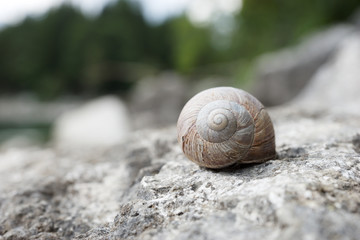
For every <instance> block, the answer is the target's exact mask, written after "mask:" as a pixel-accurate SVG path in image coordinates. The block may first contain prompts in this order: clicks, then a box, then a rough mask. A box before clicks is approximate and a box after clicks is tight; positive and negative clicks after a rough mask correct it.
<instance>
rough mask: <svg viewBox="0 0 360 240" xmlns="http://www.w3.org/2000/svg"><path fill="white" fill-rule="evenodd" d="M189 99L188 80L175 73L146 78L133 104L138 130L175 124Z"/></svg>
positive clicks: (140, 82)
mask: <svg viewBox="0 0 360 240" xmlns="http://www.w3.org/2000/svg"><path fill="white" fill-rule="evenodd" d="M188 97H189V96H188V94H187V86H186V83H185V80H184V79H181V78H180V76H178V75H176V74H175V73H171V72H165V73H162V74H160V75H159V76H157V77H156V78H155V77H148V78H145V79H142V80H141V81H139V83H138V85H137V86H136V89H135V90H134V91H133V93H132V94H131V98H130V101H129V105H130V112H131V115H132V122H133V124H134V128H135V129H144V128H159V127H164V126H168V125H171V124H173V123H174V122H175V121H176V120H177V118H178V117H179V112H180V111H181V109H182V107H183V106H184V104H185V102H186V99H188ZM164 99H166V100H164Z"/></svg>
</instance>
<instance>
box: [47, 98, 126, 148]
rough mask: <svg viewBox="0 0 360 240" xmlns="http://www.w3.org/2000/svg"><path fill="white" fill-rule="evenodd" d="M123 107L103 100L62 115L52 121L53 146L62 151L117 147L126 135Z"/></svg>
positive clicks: (112, 100) (105, 99)
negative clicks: (74, 148) (59, 147)
mask: <svg viewBox="0 0 360 240" xmlns="http://www.w3.org/2000/svg"><path fill="white" fill-rule="evenodd" d="M130 129H131V127H130V120H129V115H128V112H127V109H126V106H125V105H124V104H123V103H122V102H121V101H120V100H119V99H118V98H116V97H113V96H107V97H102V98H99V99H96V100H94V101H91V102H89V103H87V104H85V105H84V106H82V107H80V108H77V109H74V110H72V111H69V112H66V113H64V114H63V115H61V116H60V117H59V118H58V119H57V120H56V121H55V127H54V131H53V138H54V142H55V144H56V145H58V146H66V147H98V146H99V147H106V146H111V145H115V144H118V143H119V142H121V141H123V140H124V139H126V138H127V136H128V134H129V132H130Z"/></svg>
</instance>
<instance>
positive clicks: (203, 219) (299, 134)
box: [0, 35, 360, 240]
mask: <svg viewBox="0 0 360 240" xmlns="http://www.w3.org/2000/svg"><path fill="white" fill-rule="evenodd" d="M354 36H355V35H352V36H350V37H349V39H348V41H346V42H344V45H343V46H342V47H341V49H340V50H339V53H338V54H335V55H334V59H332V60H331V63H335V64H336V63H338V64H339V67H336V68H335V69H334V68H332V67H331V65H329V66H330V67H329V66H324V69H326V68H328V67H329V69H333V70H334V71H335V70H336V72H337V71H340V72H341V71H342V70H341V69H347V70H348V71H353V72H354V73H357V71H358V66H357V65H346V66H342V67H340V65H341V64H340V63H344V62H346V61H343V60H341V59H342V58H345V57H344V56H347V57H346V58H350V59H351V58H352V56H354V55H352V54H349V55H348V54H345V53H346V52H347V51H348V50H347V49H348V48H351V49H353V50H354V49H357V48H355V47H354V46H357V45H356V44H355V43H356V42H359V41H360V38H356V37H354ZM358 57H360V56H358V55H357V54H355V58H358ZM350 59H349V61H350ZM331 63H329V64H331ZM349 66H353V68H350V67H349ZM354 67H355V68H354ZM324 69H323V70H321V71H325V70H324ZM335 76H336V74H335V73H334V74H333V75H331V77H330V78H329V79H328V82H327V85H331V84H337V81H336V77H335ZM357 76H359V75H357ZM349 79H352V78H344V82H343V84H342V85H340V86H338V94H339V95H340V96H341V95H344V94H346V93H347V90H346V89H347V87H342V86H344V85H346V84H347V83H346V82H345V80H349ZM351 84H353V85H352V87H353V88H356V89H360V81H357V82H356V81H354V82H351ZM324 89H328V88H324ZM329 89H331V87H330V86H329ZM314 91H315V90H314ZM324 91H325V90H324ZM314 94H315V92H314ZM329 96H330V95H327V94H319V95H318V99H317V101H319V102H320V101H323V102H324V103H326V102H328V101H329V103H331V100H330V99H331V98H330V99H326V98H327V97H329ZM353 101H354V102H356V103H358V104H359V103H360V102H359V99H358V98H355V99H354V100H353ZM346 103H347V101H345V102H344V104H345V105H346ZM344 104H342V103H341V102H340V103H339V105H338V108H341V105H343V106H344ZM324 106H325V104H323V105H322V107H318V106H315V105H314V106H313V105H312V104H308V103H306V101H305V100H301V99H300V100H298V101H297V102H294V103H292V104H289V105H287V106H281V107H277V108H273V109H269V113H270V115H271V117H272V119H273V122H274V126H275V132H276V142H277V144H276V145H277V155H278V156H277V158H276V159H273V160H271V161H268V162H266V163H263V164H258V165H246V166H241V167H237V168H228V169H223V170H216V171H214V170H208V169H204V168H200V167H198V166H197V165H195V164H193V163H192V162H190V161H189V160H187V159H186V158H185V156H184V155H183V154H182V152H181V150H180V147H179V146H178V144H177V142H176V132H175V127H174V126H172V127H169V128H165V129H162V130H146V131H144V130H143V131H138V132H135V133H133V134H132V136H131V137H130V139H129V140H128V142H127V143H126V144H121V145H118V146H116V147H112V148H107V149H102V150H100V149H91V150H88V151H84V152H81V151H79V152H73V151H72V152H67V151H65V150H61V149H56V148H52V147H51V146H49V147H48V148H22V149H17V148H12V149H2V150H0V183H1V184H0V239H1V240H3V239H145V240H146V239H184V240H185V239H210V240H211V239H276V240H277V239H280V240H281V239H284V240H287V239H295V240H296V239H310V240H311V239H314V240H322V239H354V240H355V239H358V238H359V236H360V227H359V222H360V137H359V136H360V135H359V134H360V115H358V114H356V110H355V109H354V112H349V111H338V110H336V108H332V107H331V106H330V107H327V108H325V107H324Z"/></svg>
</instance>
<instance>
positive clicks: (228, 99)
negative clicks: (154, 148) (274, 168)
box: [177, 87, 276, 168]
mask: <svg viewBox="0 0 360 240" xmlns="http://www.w3.org/2000/svg"><path fill="white" fill-rule="evenodd" d="M177 131H178V142H179V143H180V145H181V147H182V150H183V152H184V153H185V155H186V156H187V157H188V158H189V159H190V160H191V161H193V162H195V163H197V164H198V165H200V166H203V167H207V168H223V167H227V166H230V165H233V164H241V163H259V162H264V161H266V160H269V159H273V158H274V157H275V155H276V151H275V135H274V128H273V124H272V122H271V119H270V117H269V115H268V113H267V112H266V111H265V109H264V106H263V105H262V104H261V103H260V102H259V101H258V100H257V99H256V98H255V97H253V96H252V95H250V94H249V93H247V92H245V91H243V90H240V89H236V88H232V87H218V88H211V89H208V90H205V91H202V92H200V93H198V94H197V95H195V96H194V97H193V98H191V99H190V100H189V101H188V102H187V103H186V105H185V106H184V108H183V110H182V111H181V113H180V116H179V119H178V122H177Z"/></svg>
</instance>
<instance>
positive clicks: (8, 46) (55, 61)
mask: <svg viewBox="0 0 360 240" xmlns="http://www.w3.org/2000/svg"><path fill="white" fill-rule="evenodd" d="M358 6H360V1H359V0H347V1H343V0H292V1H288V0H243V9H242V10H241V11H240V12H239V14H237V15H236V16H235V29H236V30H235V31H234V32H232V33H230V34H229V35H226V36H221V34H220V35H219V34H216V32H214V28H213V26H211V25H210V26H207V27H196V26H194V25H193V24H192V23H191V22H190V21H189V19H187V18H186V17H185V16H179V17H176V18H173V19H169V20H167V21H166V22H164V23H163V24H160V25H158V26H153V25H151V24H149V23H147V22H146V21H145V20H144V18H143V15H142V13H141V11H140V7H139V6H138V5H137V4H135V3H134V2H133V1H130V0H119V1H117V2H115V3H114V4H112V5H110V6H108V7H106V8H105V9H104V10H103V12H102V13H101V14H100V15H99V16H98V17H96V18H93V19H92V18H89V17H86V16H84V15H83V14H82V13H81V12H80V11H78V10H77V9H75V8H73V7H72V6H69V5H66V4H65V5H63V6H61V7H59V8H58V9H54V10H51V11H50V12H48V13H47V14H46V15H45V16H43V17H42V18H38V19H32V18H28V19H26V20H24V21H23V22H22V23H20V24H19V25H17V26H12V27H8V28H6V29H4V30H2V31H1V32H0V93H1V92H2V93H4V92H13V93H16V92H19V91H32V92H34V93H36V94H37V95H38V96H40V97H42V98H45V99H48V98H54V97H57V96H60V95H62V94H92V95H94V94H100V93H108V92H116V93H117V92H123V91H127V90H128V89H129V88H131V87H132V86H133V84H134V82H135V80H136V79H138V78H139V77H140V76H142V75H144V74H147V73H148V72H149V71H152V70H151V69H174V70H176V71H178V72H181V73H186V74H194V73H196V72H197V71H198V72H199V71H200V72H203V71H206V72H207V73H212V72H221V74H226V73H224V72H223V71H219V68H218V67H214V66H221V68H223V69H229V70H226V72H228V76H235V77H236V78H247V76H250V75H251V73H250V70H251V69H252V62H253V59H254V58H255V57H256V56H258V55H259V54H261V53H263V52H266V51H270V50H275V49H278V48H281V47H284V46H288V45H291V44H295V43H297V42H298V41H299V40H300V39H301V38H302V37H303V36H304V35H307V34H309V33H311V32H313V31H315V30H317V29H319V28H322V27H325V26H327V25H330V24H332V23H334V22H338V21H344V20H346V19H347V18H348V17H349V16H350V14H351V13H352V12H353V11H354V10H355V9H356V7H358ZM214 36H216V37H217V39H215V43H216V41H219V42H218V43H220V42H221V41H223V40H226V41H225V42H228V43H230V44H228V45H226V46H227V47H221V48H219V46H216V44H214ZM221 37H223V38H226V39H221ZM227 62H229V64H228V67H223V66H225V65H226V63H227ZM216 63H220V64H218V65H216ZM234 63H241V64H239V65H238V67H234V66H233V65H234ZM214 64H215V65H214Z"/></svg>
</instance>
